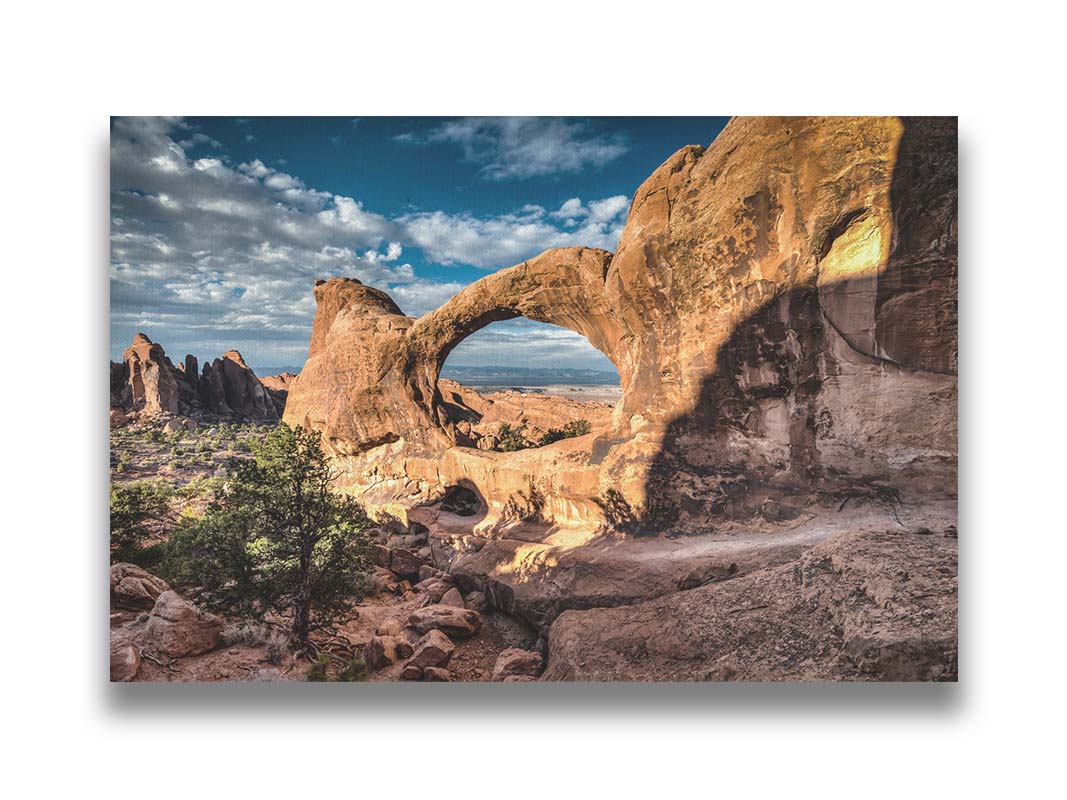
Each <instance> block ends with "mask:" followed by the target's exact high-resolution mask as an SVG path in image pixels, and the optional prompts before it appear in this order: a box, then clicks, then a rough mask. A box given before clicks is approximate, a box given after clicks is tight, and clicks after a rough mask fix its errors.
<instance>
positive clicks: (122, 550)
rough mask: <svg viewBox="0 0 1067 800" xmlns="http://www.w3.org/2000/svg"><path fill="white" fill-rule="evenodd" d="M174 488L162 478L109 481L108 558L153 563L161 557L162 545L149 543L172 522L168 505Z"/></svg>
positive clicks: (172, 514) (138, 563)
mask: <svg viewBox="0 0 1067 800" xmlns="http://www.w3.org/2000/svg"><path fill="white" fill-rule="evenodd" d="M173 497H174V488H173V487H172V486H170V485H169V484H167V483H165V482H164V481H160V480H144V481H131V482H130V483H126V484H119V483H113V484H111V560H112V562H115V561H128V562H130V563H131V564H137V565H139V566H142V567H148V566H152V565H154V564H156V563H158V562H159V560H160V558H161V556H162V549H161V546H160V545H159V544H158V543H156V544H149V542H151V541H152V540H153V539H158V538H160V537H161V536H162V535H163V534H165V533H166V531H167V530H168V529H169V528H170V526H172V525H173V524H174V522H175V514H174V511H173V509H172V507H171V500H172V499H173Z"/></svg>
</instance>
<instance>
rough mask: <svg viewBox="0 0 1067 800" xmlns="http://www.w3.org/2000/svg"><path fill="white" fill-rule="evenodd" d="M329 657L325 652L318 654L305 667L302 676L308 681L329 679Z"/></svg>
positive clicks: (316, 681) (321, 681)
mask: <svg viewBox="0 0 1067 800" xmlns="http://www.w3.org/2000/svg"><path fill="white" fill-rule="evenodd" d="M329 670H330V657H329V656H328V655H326V654H325V653H322V654H320V655H319V657H318V658H316V659H315V660H314V661H313V662H312V663H311V666H310V667H308V668H307V672H305V673H304V678H305V679H306V680H307V681H309V682H310V683H324V682H325V681H328V680H329V679H330V677H329Z"/></svg>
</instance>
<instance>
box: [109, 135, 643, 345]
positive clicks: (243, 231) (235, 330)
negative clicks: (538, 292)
mask: <svg viewBox="0 0 1067 800" xmlns="http://www.w3.org/2000/svg"><path fill="white" fill-rule="evenodd" d="M216 146H217V142H216V141H215V140H213V139H210V137H206V136H204V135H203V134H201V133H200V132H199V131H196V130H194V129H192V128H191V127H190V126H189V125H187V124H186V123H184V122H183V121H182V120H180V119H173V118H123V119H116V120H114V121H113V124H112V136H111V215H112V219H111V222H112V229H111V300H112V304H111V310H112V315H111V318H112V329H113V334H114V335H113V348H114V352H115V353H119V352H121V350H122V348H123V347H124V346H125V345H126V344H128V339H129V337H130V336H132V331H133V330H136V329H144V330H145V331H146V332H147V333H149V335H150V336H153V338H158V339H159V340H160V341H162V342H163V344H164V345H165V346H166V347H168V349H169V351H170V352H171V353H172V354H174V355H177V356H179V357H180V355H182V354H183V353H184V352H194V353H197V354H199V355H202V356H209V355H217V354H218V353H219V352H221V351H222V350H224V349H226V348H229V347H231V346H240V345H241V343H242V342H246V343H247V346H250V347H252V348H253V349H259V350H260V351H264V352H269V353H272V354H274V356H273V359H274V363H275V364H277V363H289V364H299V363H301V362H302V360H303V355H304V354H306V348H307V342H308V339H309V337H310V327H311V321H312V317H313V315H314V310H315V309H314V299H313V294H312V285H313V281H314V279H315V278H327V277H331V276H337V275H344V276H350V277H356V278H359V279H360V280H362V281H364V282H365V283H368V284H370V285H372V286H376V287H378V288H381V289H384V290H385V291H388V292H389V293H390V294H391V295H392V296H393V297H394V299H395V300H396V301H397V303H398V305H400V307H401V308H402V309H403V310H404V311H405V313H407V314H411V315H420V314H423V313H425V312H427V311H429V310H431V309H433V308H435V307H436V306H438V305H440V304H441V303H442V302H444V301H445V300H447V299H448V298H449V297H451V296H452V295H453V294H455V293H456V292H457V291H459V290H460V289H461V288H462V286H463V284H462V283H459V282H456V281H454V280H430V279H427V278H425V277H420V276H418V275H416V272H415V269H414V268H413V267H412V265H411V263H410V262H408V261H406V260H405V258H404V255H405V252H406V251H408V250H409V249H415V250H417V251H421V252H422V254H423V255H424V256H425V257H426V258H427V259H428V260H430V261H432V262H436V263H439V264H443V265H454V264H462V265H469V266H474V267H480V268H483V269H496V268H500V267H504V266H510V265H512V264H516V263H519V262H521V261H522V260H524V259H526V258H529V257H531V256H533V255H536V254H537V253H539V252H541V251H543V250H545V249H547V248H549V247H561V246H569V245H586V246H595V247H604V248H606V249H613V248H614V247H615V245H616V244H617V242H618V237H619V234H620V232H621V229H622V225H623V222H624V221H625V213H626V206H627V204H628V200H627V198H625V197H622V196H619V197H609V198H605V199H602V200H594V201H591V202H583V201H582V200H580V199H579V198H574V199H573V200H569V201H567V203H564V204H563V206H562V207H561V208H560V209H559V210H557V211H553V212H549V211H547V210H546V209H545V208H542V207H541V206H538V205H532V204H530V205H525V206H523V207H521V208H518V209H516V210H514V211H511V212H508V213H504V214H500V215H496V216H490V217H478V216H475V215H472V214H469V213H452V214H450V213H446V212H443V211H428V212H416V213H409V214H406V215H403V216H399V217H388V216H385V215H382V214H379V213H376V212H374V211H373V210H371V209H368V208H366V207H365V206H364V204H363V203H362V202H361V201H360V200H358V199H357V198H353V197H345V196H342V195H336V194H332V193H330V192H324V191H319V190H317V189H315V188H313V187H310V186H308V185H307V184H306V183H305V182H304V181H303V180H302V179H301V178H299V177H298V176H296V175H293V174H290V173H288V172H285V171H283V170H280V169H278V168H276V167H273V166H269V165H267V164H266V163H264V162H263V161H261V160H258V159H254V160H251V161H246V162H241V163H236V162H234V161H232V160H230V159H229V158H227V157H226V155H225V154H223V153H220V152H217V147H216ZM275 163H277V164H281V163H282V162H281V161H280V160H278V161H276V162H275ZM564 210H566V213H563V212H564ZM567 221H573V222H572V224H569V225H568V224H567ZM408 257H409V258H410V256H408ZM579 338H580V337H579ZM246 355H247V354H246ZM283 360H284V362H283Z"/></svg>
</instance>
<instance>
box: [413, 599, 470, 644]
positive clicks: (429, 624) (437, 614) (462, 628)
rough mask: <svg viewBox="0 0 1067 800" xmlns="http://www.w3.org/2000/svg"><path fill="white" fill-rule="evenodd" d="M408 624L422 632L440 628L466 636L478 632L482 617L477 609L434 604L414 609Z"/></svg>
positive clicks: (452, 633) (452, 634) (447, 632)
mask: <svg viewBox="0 0 1067 800" xmlns="http://www.w3.org/2000/svg"><path fill="white" fill-rule="evenodd" d="M408 625H409V626H411V627H412V628H414V629H415V630H417V631H419V632H420V633H426V632H427V631H430V630H440V631H443V632H444V633H446V634H448V635H449V636H458V637H465V636H473V635H474V634H476V633H477V632H478V629H479V628H480V627H481V625H482V618H481V615H480V614H478V612H477V611H471V610H470V609H468V608H456V607H454V606H442V605H432V606H426V607H425V608H419V609H416V610H415V611H413V612H412V614H411V616H410V617H408Z"/></svg>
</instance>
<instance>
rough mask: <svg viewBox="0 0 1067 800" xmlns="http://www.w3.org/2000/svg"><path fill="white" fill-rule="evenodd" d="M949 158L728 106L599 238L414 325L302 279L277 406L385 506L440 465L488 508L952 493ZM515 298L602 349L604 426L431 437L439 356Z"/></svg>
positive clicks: (935, 131)
mask: <svg viewBox="0 0 1067 800" xmlns="http://www.w3.org/2000/svg"><path fill="white" fill-rule="evenodd" d="M956 168H957V167H956V129H955V120H952V119H923V120H904V119H899V118H896V117H861V118H840V117H835V118H818V117H813V118H766V117H764V118H738V119H734V120H732V121H731V122H730V124H729V125H727V127H726V129H725V130H724V131H723V132H722V133H721V134H720V135H719V137H718V138H717V139H716V140H715V142H713V143H712V144H711V145H710V146H709V147H708V148H706V149H705V148H703V147H698V146H691V147H685V148H683V149H681V150H679V151H678V152H677V153H675V154H674V155H672V156H671V157H670V158H668V159H667V160H666V161H665V162H664V163H663V164H662V165H661V166H660V167H659V168H658V169H657V170H656V171H655V172H654V173H653V174H652V175H651V176H650V177H649V178H648V179H647V180H646V181H645V182H644V183H643V184H642V185H641V186H640V187H639V188H638V189H637V191H636V192H635V194H634V200H633V203H632V205H631V208H630V213H629V216H628V218H627V222H626V226H625V228H624V230H623V233H622V237H621V239H620V242H619V246H618V248H617V250H616V252H615V253H614V254H611V253H607V252H605V251H602V250H594V249H588V248H567V249H561V250H550V251H548V252H546V253H543V254H541V255H540V256H538V257H537V258H534V259H531V260H529V261H527V262H525V263H523V264H520V265H518V266H515V267H512V268H510V269H506V270H502V271H500V272H497V273H494V274H491V275H488V276H486V277H485V278H483V279H482V280H480V281H477V282H475V283H474V284H471V285H470V286H468V287H466V288H465V289H464V290H463V291H461V292H460V293H459V294H457V295H456V296H455V297H453V298H452V299H451V300H449V301H448V302H447V303H445V304H444V305H443V306H442V307H440V308H438V309H437V310H435V311H433V312H431V313H429V314H427V315H425V316H423V317H421V318H420V319H417V320H416V319H412V318H410V317H406V316H404V315H403V314H402V313H401V312H400V310H399V309H398V308H397V307H396V305H395V303H393V302H392V300H391V299H389V297H388V296H387V295H385V294H384V293H382V292H379V291H377V290H375V289H371V288H369V287H366V286H363V285H362V284H360V283H359V282H358V281H354V280H351V279H344V278H335V279H331V280H330V281H325V282H321V283H319V285H317V286H316V288H315V297H316V301H317V303H318V313H317V315H316V320H315V328H314V332H313V335H312V342H311V348H310V351H309V357H308V361H307V364H306V365H305V367H304V369H303V371H302V372H301V374H300V375H299V377H298V378H296V379H295V380H294V381H293V383H292V385H291V387H290V392H289V399H288V403H287V405H286V409H285V420H286V421H287V422H290V423H291V424H299V425H305V426H308V427H311V428H314V429H316V430H320V431H322V433H323V436H324V438H325V440H326V442H327V444H328V446H329V447H330V449H331V452H332V453H333V454H334V456H335V457H336V459H337V461H338V463H339V464H341V465H342V466H343V468H344V469H345V474H344V477H343V478H342V483H344V484H345V485H348V486H350V487H352V488H353V490H355V491H357V492H359V493H361V494H362V496H363V497H364V498H365V499H366V500H367V501H368V502H369V503H371V504H377V505H384V506H390V507H391V508H403V507H406V506H410V505H411V504H412V503H417V502H421V501H424V500H425V499H426V498H428V497H432V496H435V495H436V494H439V493H440V491H441V487H443V486H446V485H451V484H455V483H457V482H458V481H460V480H463V479H469V480H471V481H473V482H474V483H475V484H476V485H477V487H478V489H479V490H480V491H481V492H482V494H483V496H484V497H485V499H486V501H487V503H488V504H489V505H490V506H491V507H493V506H494V504H495V505H496V506H498V507H500V506H503V505H504V504H505V503H506V502H507V500H508V498H509V496H511V495H509V493H513V492H514V491H515V487H516V486H518V485H521V484H522V483H523V482H525V481H527V480H533V479H543V480H544V481H546V482H547V484H548V485H547V487H545V486H540V487H538V491H539V492H540V493H541V494H542V495H543V496H544V497H545V498H546V505H545V508H546V509H547V511H546V513H547V514H548V515H549V516H550V517H552V518H554V519H557V520H559V519H563V518H566V517H567V515H571V516H575V517H578V518H582V517H583V515H586V516H588V515H590V514H595V512H592V511H590V509H595V508H601V509H603V508H605V507H609V508H610V509H612V516H613V518H615V517H617V518H620V519H625V520H626V521H627V522H626V524H627V525H641V524H645V523H647V522H648V521H649V520H650V519H651V517H650V515H649V513H648V511H649V507H650V503H649V497H650V495H653V496H655V497H656V499H657V500H658V501H659V502H660V503H662V504H666V505H668V506H670V507H671V508H672V509H673V510H674V511H677V512H678V513H677V514H675V515H674V516H672V517H671V519H670V524H679V525H681V524H686V525H693V526H698V525H699V524H702V523H704V522H706V521H707V520H708V519H710V518H712V517H714V516H715V515H716V514H720V513H724V510H726V511H729V510H730V509H740V511H739V513H741V512H743V513H750V512H751V504H752V503H753V502H756V503H758V502H759V501H760V499H761V498H762V497H766V496H767V491H769V490H768V489H767V488H766V487H776V488H774V489H773V491H779V492H781V491H785V490H787V489H788V490H812V489H813V488H815V487H816V486H821V487H822V488H826V487H827V486H830V488H831V489H832V488H833V485H837V484H842V485H843V484H844V483H847V482H848V481H850V480H853V479H855V480H867V481H869V480H881V481H883V482H890V483H891V484H892V485H894V487H909V486H910V487H914V488H915V490H916V491H921V490H924V489H925V488H926V487H928V486H933V485H937V486H939V487H944V489H945V491H950V492H951V491H954V480H955V478H954V476H955V454H956V413H955V402H956V400H955V398H956V377H955V365H956V341H957V339H956V284H957V231H956V218H957V199H956V177H955V176H956ZM870 242H877V246H868V245H869V243H870ZM860 262H862V263H860ZM517 316H525V317H528V318H530V319H533V320H537V321H540V322H549V323H553V324H556V325H561V326H563V327H565V328H569V329H570V330H574V331H577V332H578V333H580V334H582V335H583V336H585V337H586V338H587V339H588V340H589V341H590V343H592V345H593V346H594V347H596V348H597V349H599V350H600V351H601V352H603V353H604V354H605V355H607V356H608V358H609V359H611V361H612V362H613V363H614V364H615V366H616V367H617V368H618V371H619V376H620V381H621V384H622V388H623V392H624V394H623V400H622V402H621V403H620V404H619V406H618V407H617V413H616V415H615V418H614V420H613V431H612V433H611V435H610V436H602V437H599V438H596V439H595V440H594V439H593V438H590V441H587V442H581V443H579V444H580V445H581V447H582V448H584V449H583V450H580V451H579V450H577V449H574V447H575V445H573V443H572V444H568V445H567V447H562V446H559V445H560V443H557V445H551V446H550V447H548V448H543V450H545V452H543V453H540V454H534V455H531V454H530V453H529V452H524V453H518V454H516V453H479V452H471V451H468V450H466V449H465V448H457V447H455V446H454V440H455V437H454V436H453V435H452V432H451V431H450V428H449V424H450V423H449V419H448V415H447V413H446V412H445V409H444V404H443V402H442V398H441V396H440V392H439V391H438V383H437V378H438V373H439V371H440V368H441V365H442V364H443V363H444V360H445V358H446V357H447V355H448V353H449V352H450V351H451V349H452V348H453V347H455V345H456V344H458V342H460V341H462V340H463V338H465V337H466V336H469V335H470V334H471V333H473V332H475V331H477V330H479V329H481V328H482V327H484V326H485V325H488V324H490V323H491V322H494V321H498V320H503V319H511V318H514V317H517ZM915 409H921V413H920V414H917V413H915ZM554 448H555V449H554ZM567 448H572V449H567ZM657 473H658V477H657ZM738 476H744V477H745V480H738ZM931 476H933V477H931ZM783 487H785V488H783ZM790 487H791V488H790ZM605 498H609V499H610V501H611V502H610V503H606V502H605ZM599 518H600V521H604V520H605V519H606V518H607V515H606V513H601V514H600V517H599ZM608 521H609V522H610V520H608Z"/></svg>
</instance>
